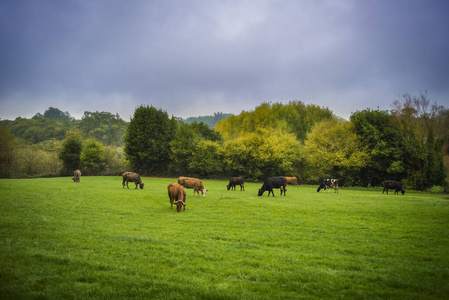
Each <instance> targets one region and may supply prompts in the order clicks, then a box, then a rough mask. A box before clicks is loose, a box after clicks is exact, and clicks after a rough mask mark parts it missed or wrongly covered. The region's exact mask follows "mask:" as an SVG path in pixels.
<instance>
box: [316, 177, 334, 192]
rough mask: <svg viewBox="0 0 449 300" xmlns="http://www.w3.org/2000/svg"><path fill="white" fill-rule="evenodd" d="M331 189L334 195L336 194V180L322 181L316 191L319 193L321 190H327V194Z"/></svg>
mask: <svg viewBox="0 0 449 300" xmlns="http://www.w3.org/2000/svg"><path fill="white" fill-rule="evenodd" d="M331 188H333V189H334V190H335V191H334V193H337V194H338V179H324V180H323V182H322V183H321V184H320V186H319V187H318V189H317V190H316V191H317V192H319V191H320V190H321V189H324V191H326V189H328V192H330V189H331Z"/></svg>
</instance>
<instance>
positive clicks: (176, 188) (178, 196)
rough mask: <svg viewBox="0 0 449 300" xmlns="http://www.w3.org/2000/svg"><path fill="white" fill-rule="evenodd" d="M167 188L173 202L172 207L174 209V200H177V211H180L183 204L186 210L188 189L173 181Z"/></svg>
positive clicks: (171, 202)
mask: <svg viewBox="0 0 449 300" xmlns="http://www.w3.org/2000/svg"><path fill="white" fill-rule="evenodd" d="M167 190H168V197H169V198H170V204H171V207H170V209H173V202H175V204H176V211H177V212H180V211H181V209H182V207H183V206H184V210H186V191H185V190H184V188H183V187H182V185H180V184H177V183H173V182H172V183H170V184H169V185H168V186H167ZM175 200H176V201H175Z"/></svg>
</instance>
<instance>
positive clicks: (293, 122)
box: [215, 101, 333, 141]
mask: <svg viewBox="0 0 449 300" xmlns="http://www.w3.org/2000/svg"><path fill="white" fill-rule="evenodd" d="M331 118H333V115H332V112H331V111H330V110H329V109H328V108H322V107H318V106H316V105H311V104H309V105H305V104H304V103H302V102H301V101H290V102H289V103H287V104H283V103H274V104H272V103H267V102H265V103H262V104H261V105H259V106H257V107H256V108H255V109H254V111H249V112H246V111H242V112H241V113H240V114H239V115H238V116H234V115H231V116H229V117H228V118H226V119H224V120H221V121H220V122H218V123H217V124H216V125H215V129H216V130H217V131H218V132H219V133H220V134H221V135H222V136H223V138H224V139H225V140H227V139H232V138H236V137H238V136H240V135H243V134H246V133H252V132H256V131H257V130H259V129H261V128H268V129H278V130H281V131H282V132H286V133H291V134H293V135H295V137H296V138H297V139H298V140H299V141H304V139H305V137H306V134H307V132H309V131H310V130H311V129H312V127H313V125H314V124H315V123H317V122H320V121H322V120H326V119H331ZM279 126H280V127H279Z"/></svg>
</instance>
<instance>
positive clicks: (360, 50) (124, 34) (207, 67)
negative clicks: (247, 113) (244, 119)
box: [0, 0, 449, 119]
mask: <svg viewBox="0 0 449 300" xmlns="http://www.w3.org/2000/svg"><path fill="white" fill-rule="evenodd" d="M448 6H449V5H448V4H446V1H433V0H431V1H420V0H415V1H387V0H384V1H324V0H323V1H268V0H267V1H257V2H254V1H200V0H198V1H194V0H192V1H174V0H169V1H101V0H100V1H20V0H19V1H3V2H2V3H1V4H0V38H1V40H2V43H0V105H1V109H0V111H1V113H0V118H3V119H4V118H10V119H14V118H15V117H17V116H19V115H20V116H24V117H31V116H32V115H34V114H35V113H36V112H38V111H39V112H44V111H45V110H46V109H47V108H48V107H49V106H53V107H58V108H60V109H61V110H63V111H66V110H67V111H69V112H70V113H71V114H72V115H74V116H76V117H80V116H81V115H82V114H83V112H84V111H85V110H89V111H95V110H99V111H103V110H104V111H110V112H112V113H116V112H118V113H119V114H120V115H121V116H122V117H123V118H125V119H129V117H130V116H132V114H133V112H134V109H135V108H136V107H137V106H139V105H140V104H150V105H153V106H156V107H160V108H162V109H164V110H166V111H167V112H168V113H169V114H170V115H176V116H181V117H188V116H197V115H205V114H212V113H213V112H217V111H223V112H232V113H239V112H240V111H241V110H250V109H253V108H254V107H255V106H257V105H259V104H260V103H261V102H263V101H273V102H275V101H283V102H288V101H291V100H301V101H303V102H305V103H313V104H317V105H320V106H327V107H329V108H330V109H332V110H333V111H334V112H335V113H336V114H337V115H341V116H344V117H349V115H350V114H351V112H353V111H355V110H360V109H365V108H368V107H371V108H377V107H379V108H381V109H389V108H390V104H391V103H392V101H393V100H394V99H395V98H398V97H400V95H401V94H403V93H406V92H408V93H411V94H419V93H420V92H422V91H425V90H427V91H428V95H429V97H430V98H432V99H433V100H436V101H438V103H439V104H442V105H445V106H447V105H448V101H449V99H448V95H449V82H448V81H449V71H448V70H449V68H448V67H449V54H448V53H449V49H448V48H449V40H448V39H447V37H446V36H447V33H446V31H447V28H449V18H447V16H448V13H449V8H448Z"/></svg>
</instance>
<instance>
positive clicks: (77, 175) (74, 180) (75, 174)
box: [72, 170, 81, 182]
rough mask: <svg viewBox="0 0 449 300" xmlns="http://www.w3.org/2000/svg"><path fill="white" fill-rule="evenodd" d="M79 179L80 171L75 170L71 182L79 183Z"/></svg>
mask: <svg viewBox="0 0 449 300" xmlns="http://www.w3.org/2000/svg"><path fill="white" fill-rule="evenodd" d="M80 178H81V171H80V170H76V171H75V172H73V178H72V180H73V182H80Z"/></svg>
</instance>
